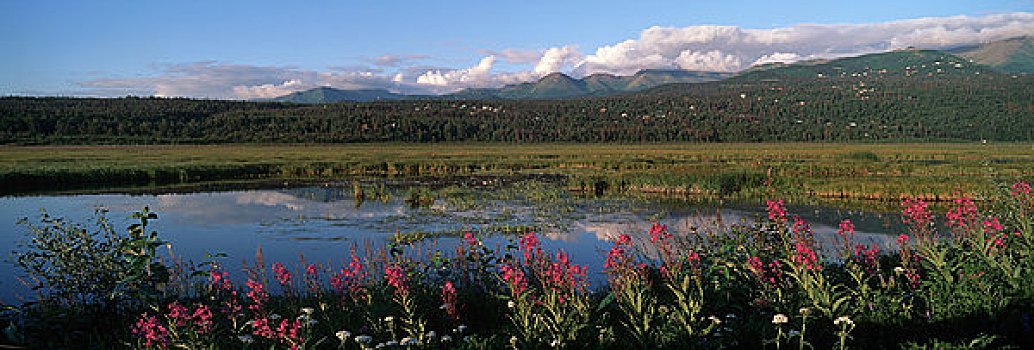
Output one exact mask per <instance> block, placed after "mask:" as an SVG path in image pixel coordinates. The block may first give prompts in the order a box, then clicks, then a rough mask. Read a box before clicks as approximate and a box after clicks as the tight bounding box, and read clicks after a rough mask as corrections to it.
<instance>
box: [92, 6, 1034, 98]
mask: <svg viewBox="0 0 1034 350" xmlns="http://www.w3.org/2000/svg"><path fill="white" fill-rule="evenodd" d="M1031 34H1034V13H1026V12H1016V13H1007V14H995V15H987V16H980V17H970V16H955V17H931V18H919V19H911V20H903V21H894V22H884V23H867V24H799V25H794V26H788V27H782V28H773V29H744V28H739V27H735V26H712V25H701V26H690V27H682V28H672V27H652V28H648V29H645V30H643V31H642V32H641V33H640V34H639V37H638V38H634V39H628V40H624V41H620V42H617V43H614V44H611V45H605V46H601V47H599V48H597V49H596V50H595V52H593V53H591V54H589V55H585V54H583V53H582V52H580V51H579V49H578V47H577V46H574V45H567V46H557V47H551V48H546V49H542V50H522V49H504V50H501V51H489V50H480V52H481V53H482V54H484V55H485V56H483V57H482V58H481V59H480V60H479V61H478V62H477V63H476V64H474V65H472V66H470V67H467V68H459V69H457V68H455V67H441V66H431V65H416V64H414V63H415V61H423V60H432V59H433V58H431V57H428V56H425V55H384V56H379V57H375V58H372V59H367V60H364V61H365V62H366V63H367V64H370V65H373V66H374V67H364V66H336V67H331V68H330V69H329V71H316V70H311V69H299V68H296V67H290V66H253V65H241V64H224V63H219V62H213V61H205V62H195V63H188V64H179V65H167V66H162V67H159V68H158V69H157V72H156V74H155V75H154V76H151V77H144V78H130V79H95V80H90V81H85V82H81V83H80V86H81V87H82V88H83V89H86V90H84V91H99V92H102V93H105V92H106V93H110V94H117V93H125V92H132V93H134V94H153V95H159V96H187V97H205V98H228V99H250V98H265V97H274V96H280V95H284V94H287V93H290V92H294V91H300V90H304V89H309V88H312V87H317V86H331V87H336V88H342V89H359V88H385V89H389V90H391V91H394V92H401V93H416V94H426V93H447V92H453V91H456V90H459V89H463V88H469V87H499V86H502V85H506V84H514V83H520V82H524V81H529V80H534V79H537V78H539V77H541V76H543V75H545V74H548V73H552V72H558V71H559V72H565V73H568V74H571V75H573V76H575V77H580V76H587V75H590V74H595V73H611V74H617V75H630V74H634V73H635V72H637V71H639V70H642V69H658V68H659V69H688V70H702V71H721V72H732V71H737V70H741V69H744V68H747V67H749V66H751V65H756V64H765V63H773V62H794V61H799V60H808V59H818V58H834V57H842V56H853V55H860V54H866V53H872V52H881V51H886V50H892V49H900V48H906V47H910V46H913V47H920V48H929V49H944V48H951V47H956V46H964V45H974V44H979V43H983V42H990V41H995V40H1002V39H1008V38H1012V37H1018V36H1023V35H1031ZM499 62H506V63H509V64H514V65H524V66H525V67H527V68H523V69H522V68H519V67H518V68H516V69H518V70H516V71H512V70H511V71H500V70H498V67H497V63H499Z"/></svg>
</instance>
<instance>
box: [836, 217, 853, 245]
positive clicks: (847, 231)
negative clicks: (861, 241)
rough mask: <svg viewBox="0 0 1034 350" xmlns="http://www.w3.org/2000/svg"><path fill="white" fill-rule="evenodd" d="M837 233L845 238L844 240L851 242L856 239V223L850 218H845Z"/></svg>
mask: <svg viewBox="0 0 1034 350" xmlns="http://www.w3.org/2000/svg"><path fill="white" fill-rule="evenodd" d="M837 234H838V235H840V236H841V237H843V238H844V241H846V242H851V241H853V240H854V223H853V222H851V220H850V219H844V221H841V222H840V229H839V230H837Z"/></svg>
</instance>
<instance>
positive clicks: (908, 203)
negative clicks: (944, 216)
mask: <svg viewBox="0 0 1034 350" xmlns="http://www.w3.org/2000/svg"><path fill="white" fill-rule="evenodd" d="M901 206H902V207H904V209H902V214H904V216H903V217H902V220H903V221H904V222H905V223H906V224H915V225H927V224H929V223H930V222H931V220H932V219H933V214H930V211H929V209H928V208H927V205H926V202H924V201H923V200H922V199H918V198H911V197H910V198H905V199H904V200H902V201H901Z"/></svg>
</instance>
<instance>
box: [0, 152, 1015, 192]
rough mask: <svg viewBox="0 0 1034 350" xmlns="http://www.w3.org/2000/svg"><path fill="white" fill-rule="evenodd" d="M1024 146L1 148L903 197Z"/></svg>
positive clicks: (322, 171)
mask: <svg viewBox="0 0 1034 350" xmlns="http://www.w3.org/2000/svg"><path fill="white" fill-rule="evenodd" d="M1030 150H1031V146H1030V145H1028V144H993V145H980V144H879V145H870V144H794V143H785V144H697V145H685V144H682V145H679V144H647V145H612V144H607V145H586V144H535V145H523V144H515V145H509V144H476V143H473V144H468V143H458V144H437V145H434V146H433V147H428V146H427V145H416V144H353V145H209V146H67V147H66V146H52V147H16V146H3V147H2V148H0V183H2V184H3V188H0V191H3V193H6V194H18V193H31V192H37V191H41V190H45V191H59V190H62V189H69V188H103V187H109V186H126V185H132V186H139V187H144V188H146V187H154V186H162V185H174V184H185V183H198V182H207V181H225V180H277V181H285V180H286V181H299V180H324V181H327V180H342V179H354V178H357V177H359V178H362V177H411V178H412V177H448V176H500V175H521V174H554V175H562V176H565V177H566V178H568V188H569V189H570V190H576V191H580V192H583V193H591V194H595V195H600V194H607V193H642V192H654V193H668V194H670V193H680V194H681V193H688V194H704V195H711V196H716V197H733V198H735V197H753V198H759V197H760V196H761V195H762V194H763V192H762V190H763V186H762V184H763V183H764V181H765V180H766V179H772V181H775V182H776V184H778V185H781V187H783V188H785V189H786V192H787V193H788V194H792V195H801V196H817V197H843V198H860V199H869V200H883V201H891V202H896V201H898V200H899V199H900V196H901V195H902V194H925V196H926V197H928V199H931V200H933V199H938V198H949V197H950V195H951V193H954V192H956V191H958V190H962V191H965V192H968V193H976V192H977V191H978V190H979V189H981V188H983V187H985V186H986V185H987V181H986V177H987V174H988V173H990V172H994V173H996V174H998V175H999V176H1002V177H1003V178H1015V177H1029V176H1031V175H1030V173H1029V169H1031V168H1032V167H1034V153H1031V152H1030Z"/></svg>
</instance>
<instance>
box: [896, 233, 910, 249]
mask: <svg viewBox="0 0 1034 350" xmlns="http://www.w3.org/2000/svg"><path fill="white" fill-rule="evenodd" d="M898 245H899V246H902V247H906V246H908V235H906V234H904V233H902V234H901V235H900V236H898Z"/></svg>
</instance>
